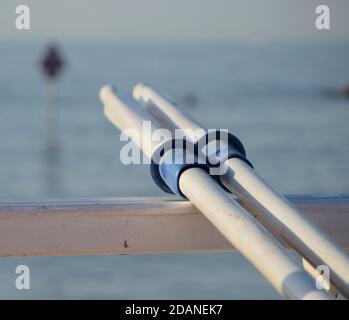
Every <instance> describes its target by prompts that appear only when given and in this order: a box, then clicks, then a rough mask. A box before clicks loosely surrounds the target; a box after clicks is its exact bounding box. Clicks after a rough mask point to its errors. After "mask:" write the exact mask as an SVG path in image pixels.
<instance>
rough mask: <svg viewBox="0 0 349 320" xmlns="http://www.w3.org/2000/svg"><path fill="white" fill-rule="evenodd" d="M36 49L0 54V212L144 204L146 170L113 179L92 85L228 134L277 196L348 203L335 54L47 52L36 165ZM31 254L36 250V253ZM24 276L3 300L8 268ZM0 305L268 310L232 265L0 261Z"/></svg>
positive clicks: (209, 49)
mask: <svg viewBox="0 0 349 320" xmlns="http://www.w3.org/2000/svg"><path fill="white" fill-rule="evenodd" d="M43 49H44V44H43V43H39V42H35V43H34V42H33V43H30V42H28V43H10V42H1V43H0V201H2V202H4V201H26V200H43V199H47V198H50V199H52V198H88V197H117V196H151V195H162V194H163V193H162V192H161V191H160V190H159V189H158V188H157V187H156V186H155V185H154V183H153V182H152V180H151V177H150V174H149V168H148V167H147V166H142V165H129V166H125V165H123V164H122V163H121V161H120V158H119V151H120V148H121V147H122V142H120V141H119V138H120V136H119V132H118V131H117V130H116V129H115V128H114V127H113V126H112V125H111V124H110V123H109V122H108V121H107V120H106V119H105V117H104V115H103V108H102V106H101V103H100V102H99V99H98V92H99V89H100V88H101V86H102V85H104V84H107V83H112V84H115V85H116V86H118V87H119V88H120V90H130V89H131V88H132V87H133V86H134V85H135V84H137V83H138V82H146V83H149V84H151V85H153V86H155V87H156V88H157V89H158V90H160V91H161V92H164V93H166V94H167V95H169V96H171V97H173V98H174V99H175V100H176V101H178V102H179V104H180V107H181V108H182V109H183V110H185V111H186V112H188V113H189V114H191V115H192V116H193V117H194V118H195V119H197V120H198V121H199V122H200V123H202V124H204V125H205V126H206V127H208V128H220V129H229V130H230V132H232V133H234V134H236V135H237V136H238V137H239V138H240V139H241V140H242V141H243V143H244V145H245V147H246V149H247V153H248V157H249V159H250V160H251V161H252V162H253V164H254V165H255V168H256V170H257V171H258V172H259V173H260V174H261V175H262V176H263V177H264V178H265V179H267V180H268V181H269V182H270V183H271V185H272V186H273V187H275V188H276V189H277V190H279V191H280V192H282V193H288V194H338V193H348V190H349V173H348V171H349V162H348V159H349V129H348V116H349V100H346V99H345V98H343V97H340V96H339V94H338V89H339V88H340V87H341V86H342V85H345V84H348V83H349V63H348V56H349V45H348V44H343V43H331V44H326V45H325V44H281V43H279V44H259V45H242V44H241V45H240V44H227V43H225V44H219V43H205V44H190V43H182V44H165V43H162V44H151V45H150V44H147V45H145V44H118V43H113V44H112V43H108V44H107V43H84V44H82V43H80V44H72V43H61V51H62V54H63V56H64V59H65V60H66V64H65V69H64V72H63V73H62V75H61V77H60V79H59V81H58V82H57V85H56V87H55V95H56V98H55V102H54V106H53V107H54V108H55V110H56V111H57V114H56V116H57V123H58V130H56V134H57V137H58V140H59V154H58V156H56V157H52V156H50V155H48V154H47V152H46V110H45V108H46V107H47V106H46V104H47V98H46V91H47V90H46V89H47V85H46V83H45V78H44V76H43V75H42V74H41V71H40V68H39V60H40V58H41V55H42V53H43ZM42 241H45V239H42ZM19 264H26V265H28V266H29V267H30V270H31V289H30V290H17V289H16V287H15V279H16V274H15V268H16V266H17V265H19ZM0 298H170V299H171V298H279V296H278V294H277V293H275V291H274V289H273V288H272V287H271V286H270V285H269V284H268V283H267V282H266V281H265V280H264V279H263V278H262V276H261V275H260V274H259V273H258V272H257V271H255V270H254V268H253V267H252V266H251V265H250V264H249V263H248V262H247V261H246V260H245V259H244V258H243V257H242V256H241V255H239V254H230V253H210V254H204V253H201V254H164V255H134V256H132V255H129V256H94V257H89V256H85V257H34V258H33V257H23V258H11V259H8V258H6V259H0Z"/></svg>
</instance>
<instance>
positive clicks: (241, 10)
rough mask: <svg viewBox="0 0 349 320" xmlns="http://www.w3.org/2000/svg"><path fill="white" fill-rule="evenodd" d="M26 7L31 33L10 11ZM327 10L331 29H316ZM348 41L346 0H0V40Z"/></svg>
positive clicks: (347, 4)
mask: <svg viewBox="0 0 349 320" xmlns="http://www.w3.org/2000/svg"><path fill="white" fill-rule="evenodd" d="M19 4H25V5H27V6H28V7H29V8H30V18H31V19H30V22H31V29H30V30H17V29H16V28H15V19H16V15H15V8H16V6H17V5H19ZM319 4H326V5H328V6H329V8H330V18H331V20H330V22H331V29H330V30H325V31H324V30H323V31H319V30H317V29H316V28H315V18H316V15H315V8H316V6H317V5H319ZM46 39H57V40H65V41H67V40H72V41H120V42H147V41H151V42H171V41H173V42H178V41H197V42H200V41H223V42H224V41H239V42H268V41H329V40H330V41H331V40H332V41H348V40H349V1H348V0H320V1H319V0H88V1H86V0H19V1H18V0H1V4H0V40H46Z"/></svg>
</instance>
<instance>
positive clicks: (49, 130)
mask: <svg viewBox="0 0 349 320" xmlns="http://www.w3.org/2000/svg"><path fill="white" fill-rule="evenodd" d="M40 66H41V70H42V72H43V73H44V75H45V76H46V144H47V146H46V148H47V152H48V154H54V153H55V152H57V151H58V146H59V143H58V137H57V131H58V124H57V115H58V114H57V108H58V99H57V98H58V97H57V85H56V84H57V78H58V75H59V74H60V73H61V72H62V69H63V66H64V61H63V58H62V57H61V54H60V52H59V47H58V45H57V44H56V43H54V42H52V43H49V45H48V46H47V49H46V50H45V53H44V55H43V57H42V59H41V61H40Z"/></svg>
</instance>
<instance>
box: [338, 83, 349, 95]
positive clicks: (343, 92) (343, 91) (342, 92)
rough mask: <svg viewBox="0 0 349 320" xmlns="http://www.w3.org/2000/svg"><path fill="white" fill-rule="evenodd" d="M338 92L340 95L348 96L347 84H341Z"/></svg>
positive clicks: (348, 86) (348, 87)
mask: <svg viewBox="0 0 349 320" xmlns="http://www.w3.org/2000/svg"><path fill="white" fill-rule="evenodd" d="M339 94H340V95H341V96H342V97H345V98H349V84H348V85H345V86H343V87H342V88H340V89H339Z"/></svg>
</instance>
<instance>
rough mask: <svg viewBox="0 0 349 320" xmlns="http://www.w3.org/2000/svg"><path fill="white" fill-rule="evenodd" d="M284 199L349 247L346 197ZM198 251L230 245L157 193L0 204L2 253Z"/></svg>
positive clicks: (189, 209) (192, 212)
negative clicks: (113, 197) (148, 196)
mask: <svg viewBox="0 0 349 320" xmlns="http://www.w3.org/2000/svg"><path fill="white" fill-rule="evenodd" d="M287 198H288V200H290V201H291V202H292V203H294V204H295V205H296V206H297V207H298V208H299V209H300V210H301V211H302V212H304V213H305V215H306V216H307V217H309V218H310V219H311V220H312V221H313V222H314V223H315V224H316V225H318V226H319V227H321V228H322V229H323V230H324V231H325V232H326V233H328V234H329V235H330V236H331V237H332V238H333V239H335V240H336V241H337V242H338V243H339V244H340V245H342V246H343V247H346V248H349V196H336V197H311V196H289V197H287ZM275 236H276V237H278V236H277V235H275ZM279 240H280V241H282V239H280V238H279ZM200 251H201V252H212V251H234V248H232V246H231V244H230V243H228V241H227V240H225V239H224V238H223V236H222V235H221V234H220V233H219V232H218V231H217V230H216V229H215V227H213V226H212V225H211V223H210V222H209V221H208V220H207V219H206V218H205V217H204V216H203V215H202V214H200V213H199V212H198V211H197V210H196V209H195V208H194V207H193V205H192V204H190V203H189V202H187V201H180V200H176V199H173V198H168V197H166V198H165V197H158V198H115V199H96V200H82V201H50V202H42V203H40V202H36V203H21V204H19V203H3V204H0V256H1V257H9V256H50V255H95V254H131V253H166V252H200Z"/></svg>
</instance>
